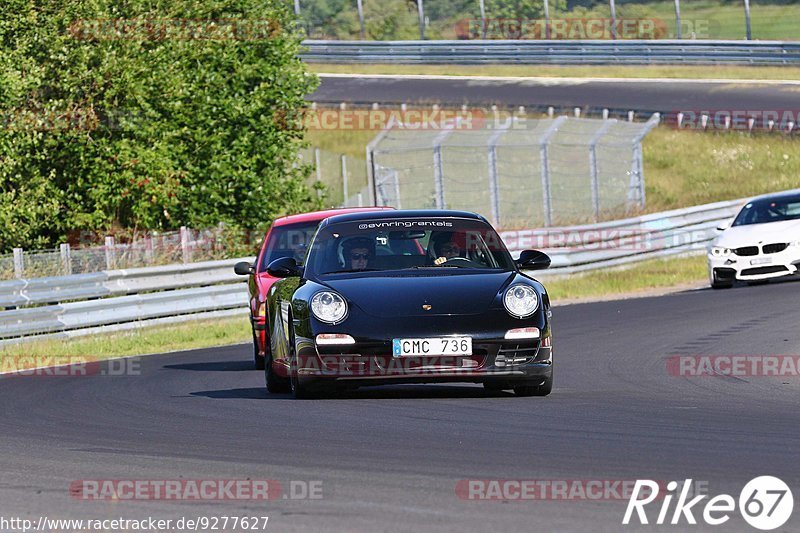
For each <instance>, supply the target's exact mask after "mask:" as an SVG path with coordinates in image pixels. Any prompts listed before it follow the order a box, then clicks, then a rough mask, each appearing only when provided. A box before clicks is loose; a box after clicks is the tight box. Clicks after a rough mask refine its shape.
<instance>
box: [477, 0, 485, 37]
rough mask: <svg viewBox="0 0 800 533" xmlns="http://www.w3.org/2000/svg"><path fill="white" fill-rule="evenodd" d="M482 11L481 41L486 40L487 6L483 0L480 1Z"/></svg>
mask: <svg viewBox="0 0 800 533" xmlns="http://www.w3.org/2000/svg"><path fill="white" fill-rule="evenodd" d="M478 4H479V7H480V10H481V39H486V5H485V4H484V1H483V0H478Z"/></svg>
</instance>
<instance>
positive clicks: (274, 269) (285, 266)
mask: <svg viewBox="0 0 800 533" xmlns="http://www.w3.org/2000/svg"><path fill="white" fill-rule="evenodd" d="M302 272H303V269H302V268H301V267H300V266H299V265H298V264H297V261H295V259H294V257H281V258H279V259H276V260H275V261H273V262H271V263H270V264H269V266H268V267H267V274H269V275H270V276H272V277H273V278H292V277H296V276H300V274H301V273H302Z"/></svg>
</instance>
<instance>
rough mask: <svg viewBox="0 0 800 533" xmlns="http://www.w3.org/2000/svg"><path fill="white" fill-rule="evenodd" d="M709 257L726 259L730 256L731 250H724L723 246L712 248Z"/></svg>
mask: <svg viewBox="0 0 800 533" xmlns="http://www.w3.org/2000/svg"><path fill="white" fill-rule="evenodd" d="M711 255H713V256H714V257H727V256H729V255H731V250H730V248H725V247H723V246H712V247H711Z"/></svg>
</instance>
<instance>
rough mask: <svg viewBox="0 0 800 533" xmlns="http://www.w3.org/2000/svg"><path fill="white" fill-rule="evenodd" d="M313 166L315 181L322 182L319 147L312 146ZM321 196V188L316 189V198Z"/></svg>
mask: <svg viewBox="0 0 800 533" xmlns="http://www.w3.org/2000/svg"><path fill="white" fill-rule="evenodd" d="M314 166H315V167H316V173H317V183H322V158H321V157H320V152H319V148H314ZM321 196H322V189H317V198H320V197H321Z"/></svg>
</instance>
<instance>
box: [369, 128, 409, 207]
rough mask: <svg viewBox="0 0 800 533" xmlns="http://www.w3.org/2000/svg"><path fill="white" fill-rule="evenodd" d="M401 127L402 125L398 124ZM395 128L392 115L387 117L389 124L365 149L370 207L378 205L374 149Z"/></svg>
mask: <svg viewBox="0 0 800 533" xmlns="http://www.w3.org/2000/svg"><path fill="white" fill-rule="evenodd" d="M400 125H401V126H402V124H400ZM394 126H395V118H394V115H392V116H391V117H389V122H387V123H386V127H384V128H383V129H382V130H381V132H380V133H378V134H377V135H376V136H375V138H374V139H372V140H371V141H370V142H369V143H368V144H367V148H366V155H367V160H366V165H367V188H368V189H369V196H370V198H369V201H370V205H378V190H377V186H376V184H375V147H376V146H378V144H380V142H381V141H382V140H383V139H384V138H385V137H386V136H387V135H389V132H390V131H391V130H392V128H394Z"/></svg>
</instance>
